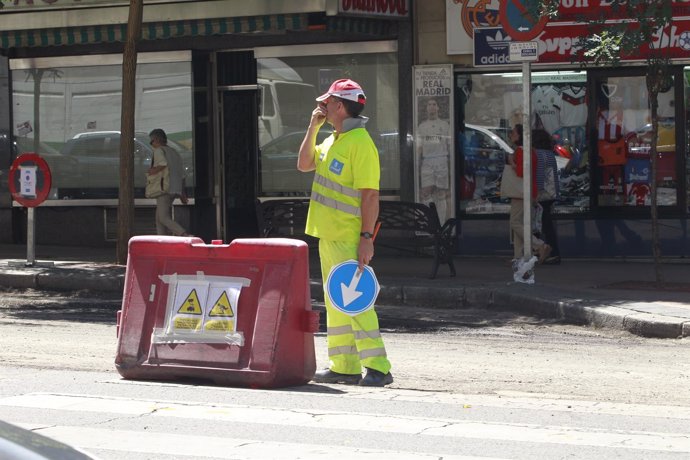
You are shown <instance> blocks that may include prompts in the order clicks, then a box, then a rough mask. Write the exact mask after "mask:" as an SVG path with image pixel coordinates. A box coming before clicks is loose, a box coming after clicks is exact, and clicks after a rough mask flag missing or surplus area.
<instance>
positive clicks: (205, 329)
mask: <svg viewBox="0 0 690 460" xmlns="http://www.w3.org/2000/svg"><path fill="white" fill-rule="evenodd" d="M242 286H243V284H242V283H241V282H235V281H230V280H228V281H224V280H222V279H219V277H217V278H216V279H213V280H212V281H209V280H206V279H181V277H177V276H175V277H173V278H171V279H170V283H169V288H168V304H167V315H166V324H165V334H168V335H173V336H174V335H180V334H183V335H185V336H189V335H190V334H192V335H194V336H197V337H198V338H199V339H200V340H202V339H203V338H204V337H208V338H210V337H216V336H218V335H219V334H220V336H221V337H222V336H223V335H227V334H233V333H235V332H236V331H237V306H238V303H239V297H240V291H241V290H242Z"/></svg>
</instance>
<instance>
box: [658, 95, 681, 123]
mask: <svg viewBox="0 0 690 460" xmlns="http://www.w3.org/2000/svg"><path fill="white" fill-rule="evenodd" d="M673 96H674V95H673V87H671V89H670V90H668V91H666V92H665V93H659V94H658V95H657V101H658V102H659V108H658V109H657V113H658V115H659V118H673V117H675V116H676V108H675V105H674V100H673Z"/></svg>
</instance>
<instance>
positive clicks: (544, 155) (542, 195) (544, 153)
mask: <svg viewBox="0 0 690 460" xmlns="http://www.w3.org/2000/svg"><path fill="white" fill-rule="evenodd" d="M532 146H533V147H534V149H535V150H536V152H537V173H536V178H537V202H538V203H539V205H540V206H541V208H542V213H541V229H540V230H541V231H540V232H539V236H540V237H541V238H542V239H543V240H544V242H545V243H546V244H548V245H549V246H551V254H550V255H549V256H548V257H547V258H546V259H545V260H544V261H543V262H542V263H544V264H547V265H558V264H560V263H561V252H560V250H559V249H558V235H557V233H556V226H555V225H554V223H553V217H552V215H551V209H552V208H553V204H554V203H555V201H556V200H557V199H558V196H559V193H560V187H559V181H558V164H557V163H556V154H555V152H554V150H553V147H554V142H553V138H552V137H551V135H550V134H549V133H548V131H546V130H544V129H535V130H533V131H532Z"/></svg>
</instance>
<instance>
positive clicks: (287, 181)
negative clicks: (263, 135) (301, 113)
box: [259, 126, 333, 195]
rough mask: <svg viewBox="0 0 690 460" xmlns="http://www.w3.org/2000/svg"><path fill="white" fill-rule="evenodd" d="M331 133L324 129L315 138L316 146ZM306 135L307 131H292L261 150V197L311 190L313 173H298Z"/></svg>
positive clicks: (325, 127)
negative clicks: (301, 147)
mask: <svg viewBox="0 0 690 460" xmlns="http://www.w3.org/2000/svg"><path fill="white" fill-rule="evenodd" d="M332 132H333V131H332V130H331V129H329V127H327V126H324V127H323V128H322V129H321V130H320V131H319V133H318V135H317V136H316V143H317V144H319V143H321V142H323V140H324V139H326V138H327V137H328V136H330V135H331V133H332ZM305 134H306V131H305V130H299V131H292V132H289V133H287V134H283V135H282V136H280V137H278V138H276V139H273V140H272V141H269V142H267V143H266V144H264V145H263V146H262V147H261V153H260V156H259V158H260V163H259V170H260V175H261V192H262V194H267V195H272V194H283V193H292V192H303V194H307V193H308V192H310V191H311V183H312V181H313V180H314V174H313V173H303V172H301V171H298V170H297V155H298V153H299V148H300V145H302V140H303V139H304V135H305Z"/></svg>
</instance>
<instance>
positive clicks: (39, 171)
mask: <svg viewBox="0 0 690 460" xmlns="http://www.w3.org/2000/svg"><path fill="white" fill-rule="evenodd" d="M51 184H52V177H51V174H50V168H49V167H48V163H46V161H45V160H44V159H43V158H41V157H40V156H39V155H37V154H35V153H25V154H23V155H20V156H18V157H17V158H16V159H15V160H14V161H13V162H12V166H11V167H10V174H9V188H10V192H11V193H12V198H13V199H14V200H15V201H17V202H18V203H19V204H21V205H23V206H25V207H26V208H27V214H26V216H27V217H26V262H25V263H17V262H14V261H10V262H8V265H10V266H12V267H19V266H24V267H38V266H43V267H52V266H53V265H54V264H53V262H44V263H41V264H39V263H37V262H36V214H35V212H36V210H35V208H36V206H39V205H40V204H41V203H43V202H44V201H45V199H46V198H47V197H48V193H49V192H50V186H51Z"/></svg>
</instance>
